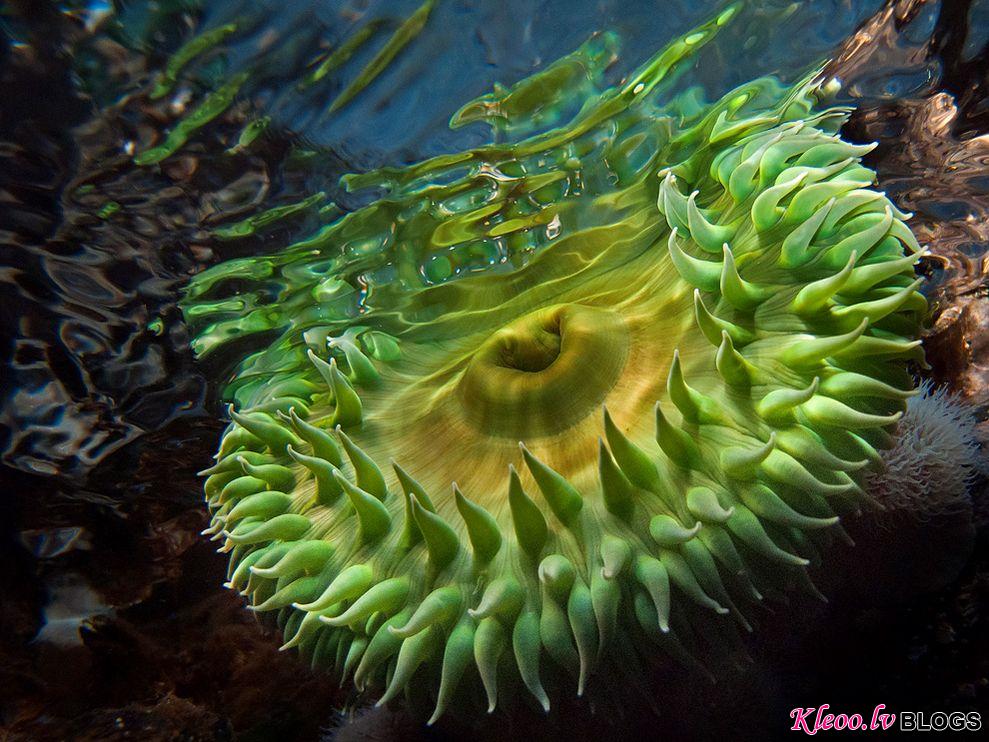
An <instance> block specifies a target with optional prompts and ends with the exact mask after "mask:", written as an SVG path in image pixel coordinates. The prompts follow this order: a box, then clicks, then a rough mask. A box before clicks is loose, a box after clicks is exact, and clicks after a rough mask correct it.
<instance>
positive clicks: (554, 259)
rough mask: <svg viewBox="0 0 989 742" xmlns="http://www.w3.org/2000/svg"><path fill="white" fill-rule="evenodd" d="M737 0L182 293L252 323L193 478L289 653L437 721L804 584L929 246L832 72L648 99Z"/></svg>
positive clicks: (853, 505)
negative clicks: (516, 129) (566, 119)
mask: <svg viewBox="0 0 989 742" xmlns="http://www.w3.org/2000/svg"><path fill="white" fill-rule="evenodd" d="M734 12H735V8H734V6H733V7H731V8H729V9H728V10H726V11H724V12H723V13H722V14H721V15H720V16H718V17H717V18H716V19H714V20H712V21H711V22H710V23H708V24H705V25H704V26H702V27H700V28H698V29H696V30H695V31H692V32H690V33H688V34H686V35H685V36H684V37H682V38H680V39H677V40H676V41H674V42H673V43H671V44H670V45H669V46H668V47H667V48H666V49H664V50H662V51H661V52H660V53H659V54H657V55H656V56H655V57H653V58H652V59H651V60H649V61H648V62H647V63H646V64H645V65H644V66H643V67H642V68H640V69H639V70H638V71H637V72H635V73H633V74H632V75H630V76H629V77H628V78H627V79H626V80H624V81H623V82H622V84H621V85H620V86H619V87H617V88H612V89H609V90H606V91H604V92H603V93H601V94H600V95H598V96H596V97H593V98H591V99H590V100H588V101H587V102H586V103H585V104H584V105H583V106H582V107H581V108H580V112H579V113H578V114H577V116H576V117H575V118H574V119H573V120H572V121H571V122H570V123H569V124H567V125H565V126H561V127H559V128H555V129H551V130H549V131H547V132H544V133H542V134H537V135H535V136H532V137H530V138H528V139H523V140H521V141H519V142H516V143H514V144H510V145H491V146H487V147H479V148H476V149H473V150H469V151H466V152H462V153H457V154H450V155H443V156H440V157H437V158H434V159H432V160H427V161H425V162H421V163H417V164H414V165H410V166H408V167H404V168H390V169H383V170H378V171H374V172H370V173H365V174H362V175H356V176H351V177H349V178H347V179H346V184H347V185H348V187H350V188H352V189H360V188H365V187H374V188H377V189H379V191H380V193H381V195H380V197H379V198H377V199H376V200H373V201H372V202H371V203H370V204H368V205H367V206H365V207H363V208H361V209H359V210H357V211H354V212H352V213H349V214H346V215H345V216H343V217H340V218H339V219H336V220H334V221H331V222H329V223H327V224H326V225H325V226H324V227H323V228H321V229H320V230H319V231H318V232H317V233H316V234H315V235H313V236H312V237H310V238H307V239H305V240H303V241H301V242H298V243H296V244H294V245H290V246H287V247H286V248H284V249H283V250H282V251H280V252H278V253H276V254H274V255H270V256H255V257H250V258H239V259H234V260H230V261H228V262H226V263H224V264H221V265H219V266H216V267H214V268H212V269H210V270H208V271H206V272H204V273H202V274H200V275H198V276H197V277H196V278H195V279H194V280H193V281H192V282H191V284H190V287H189V290H188V292H187V296H186V298H185V300H184V303H183V308H184V310H185V312H186V316H187V318H189V320H190V322H192V323H193V324H194V325H195V326H196V327H197V328H198V329H199V334H198V337H197V338H196V340H195V341H194V347H195V349H196V350H197V352H199V353H200V354H203V355H209V354H211V353H213V352H215V351H216V350H217V349H219V348H223V347H225V346H227V345H228V344H231V343H233V342H237V343H240V342H241V341H244V340H248V341H249V340H251V339H252V338H256V339H260V338H262V337H264V338H271V337H274V340H271V341H270V342H269V343H268V345H267V347H265V348H264V349H262V350H260V351H257V352H254V353H251V354H250V355H248V356H247V357H246V358H245V359H244V360H243V362H242V363H241V364H240V365H239V366H238V368H237V371H236V373H235V374H234V376H233V379H232V381H231V382H230V384H229V385H228V387H227V390H226V394H227V396H228V398H229V399H230V400H231V401H232V405H231V411H230V415H231V418H232V422H231V424H230V426H229V427H228V429H227V431H226V432H225V433H224V436H223V439H222V442H221V444H220V448H219V451H218V453H217V456H216V459H217V461H216V464H215V465H214V466H212V467H210V468H209V469H208V470H206V472H204V474H205V475H207V479H206V484H205V491H206V496H207V501H208V503H209V507H210V510H211V513H212V516H213V520H212V524H211V527H210V528H209V529H207V533H208V534H209V535H211V536H212V538H213V539H214V540H216V541H219V542H221V543H222V547H221V551H224V552H226V553H229V554H230V569H229V573H228V577H229V585H230V587H232V588H234V589H236V590H238V591H240V592H242V593H243V594H244V595H246V596H247V597H248V598H249V600H250V602H251V604H252V607H253V609H254V610H255V611H258V612H269V611H270V612H273V613H274V614H275V615H276V616H277V619H278V623H279V625H280V626H281V627H282V630H283V635H284V638H285V645H284V647H285V648H298V650H299V651H300V652H301V654H302V655H303V657H304V658H305V659H306V660H307V661H308V662H310V663H311V664H312V665H313V666H314V667H325V668H328V669H331V670H332V671H333V672H334V673H335V674H336V675H337V676H339V677H340V678H341V679H343V680H344V681H347V680H348V679H351V678H352V682H353V684H354V686H355V687H356V688H357V690H358V691H375V692H377V693H382V694H383V695H381V699H380V702H379V703H387V702H388V701H390V700H391V699H393V698H396V697H397V696H399V695H400V694H404V695H406V696H407V697H409V700H410V702H411V705H412V706H413V707H415V708H431V709H432V714H431V717H430V718H431V719H432V720H436V719H437V718H439V717H440V716H441V715H442V714H443V713H444V712H445V711H448V710H453V709H454V708H456V710H457V711H461V712H463V713H467V714H470V713H473V712H472V711H470V710H469V709H471V708H474V707H473V706H472V704H471V703H470V701H469V700H465V701H464V703H462V704H461V703H460V702H459V699H461V698H463V699H469V698H470V697H471V696H472V693H471V692H470V691H471V690H473V691H475V692H476V693H480V694H482V695H483V696H484V697H485V698H486V702H485V706H486V707H487V710H488V711H491V710H493V709H494V708H496V707H497V706H499V705H503V704H505V703H513V702H515V701H514V697H522V698H524V697H525V696H528V697H529V698H530V702H535V704H536V705H538V706H541V707H542V708H544V709H547V710H548V709H549V707H550V703H551V698H552V697H554V696H555V697H559V696H560V695H561V694H563V693H573V692H576V693H577V694H578V695H581V694H583V693H584V691H585V690H588V691H589V692H590V691H591V690H593V691H594V692H595V693H602V694H603V693H607V692H608V691H609V689H611V690H612V691H613V692H615V693H617V694H621V693H622V692H623V690H622V688H623V686H624V684H625V683H626V682H632V683H634V682H635V676H636V673H637V670H636V668H638V667H640V666H641V665H642V663H645V664H647V665H648V664H652V663H654V662H656V661H657V660H658V659H660V658H665V661H673V662H678V663H682V664H683V665H684V666H685V667H688V668H694V669H696V667H697V666H698V662H699V661H704V660H706V659H707V658H709V657H713V656H718V655H720V654H724V653H726V652H730V651H732V648H733V647H735V646H736V643H737V638H736V631H737V630H738V629H739V628H740V629H742V630H751V629H752V627H753V623H755V622H756V621H757V618H758V615H759V613H760V611H761V610H763V609H762V608H761V605H762V604H763V603H764V602H769V601H771V600H773V599H775V598H777V597H779V596H781V595H783V594H785V593H786V592H787V591H789V590H791V589H794V588H797V589H804V590H807V591H810V592H811V593H816V588H815V587H814V586H813V583H811V581H810V578H809V576H808V574H807V567H808V566H809V565H811V564H826V563H827V562H826V559H827V557H826V556H822V553H823V552H824V551H825V550H827V549H829V548H830V547H831V546H832V542H834V541H835V540H842V539H843V538H847V536H846V534H845V533H844V530H843V528H842V526H841V525H840V524H839V522H838V517H837V516H838V515H839V514H845V513H854V512H857V511H859V510H860V509H861V507H862V506H863V505H868V504H869V497H868V495H867V493H866V492H865V490H864V489H863V486H862V485H863V482H864V481H865V477H866V472H867V470H868V469H869V467H874V466H878V465H879V464H880V462H881V453H880V451H882V450H883V449H885V448H887V447H889V446H890V445H891V444H892V442H893V439H892V437H891V433H892V431H893V426H894V425H895V423H896V422H897V421H898V420H899V419H900V418H901V416H902V415H903V413H904V410H905V409H906V406H907V402H906V400H907V399H908V398H909V397H910V396H912V395H913V393H914V392H913V390H912V379H911V375H910V373H909V371H908V364H909V363H911V362H913V363H922V362H923V351H922V349H921V348H920V341H919V340H918V339H917V336H918V333H919V325H920V321H921V319H922V318H923V316H924V315H925V312H926V308H927V304H926V301H925V300H924V298H923V297H922V296H921V294H919V293H918V291H917V288H918V285H919V283H920V281H919V280H918V279H916V278H915V276H914V270H913V266H914V264H915V263H916V262H917V261H918V260H919V258H920V256H921V254H922V253H921V250H920V246H919V244H918V243H917V241H916V239H915V238H914V236H913V234H912V233H911V231H910V230H909V229H908V228H907V227H906V225H905V224H904V219H906V218H907V215H905V214H903V213H902V212H900V211H899V210H898V209H897V208H896V206H895V205H893V204H892V202H890V201H889V199H887V198H886V197H885V195H884V194H882V193H879V192H876V191H874V190H872V189H871V186H872V184H873V182H874V179H875V176H874V173H873V172H872V171H871V170H869V169H868V168H866V167H864V166H863V165H862V164H861V162H860V158H861V157H862V156H863V155H864V154H866V153H867V152H869V151H870V149H871V147H869V146H855V145H852V144H849V143H847V142H844V141H842V140H841V139H840V138H839V137H838V135H837V131H838V129H839V127H840V126H841V125H842V123H843V122H844V121H845V120H846V118H847V115H848V109H844V108H834V107H832V108H828V107H826V101H827V99H828V96H829V94H830V93H831V92H833V86H832V85H830V84H826V83H825V82H823V81H822V80H821V79H820V78H818V77H814V76H812V77H810V78H807V79H805V80H803V81H801V82H799V83H797V84H796V85H794V86H792V87H790V86H785V85H782V84H781V83H779V82H778V81H777V80H775V79H773V78H763V79H759V80H755V81H753V82H751V83H748V84H746V85H743V86H741V87H739V88H737V89H736V90H733V91H731V92H730V93H728V94H727V95H725V96H724V97H723V98H721V99H720V100H718V101H715V102H713V103H704V102H703V101H701V100H700V99H699V97H698V95H697V93H696V91H688V93H687V94H684V95H681V96H676V97H672V98H670V97H669V91H668V90H667V89H666V87H665V86H664V82H665V81H667V80H668V79H669V78H671V77H672V76H673V75H674V74H675V72H676V71H677V70H678V69H679V68H680V67H682V65H683V63H684V60H686V59H688V58H689V57H690V55H691V54H692V53H694V52H695V51H696V50H697V49H698V48H700V47H701V46H703V45H704V44H705V43H707V42H708V41H709V40H710V39H711V38H712V37H713V36H714V35H715V34H716V33H717V32H718V30H719V29H720V28H721V27H723V26H724V25H725V24H726V23H727V22H728V21H729V20H730V19H731V17H732V16H733V14H734ZM414 678H415V681H413V679H414ZM419 678H423V679H424V680H425V679H426V678H428V680H425V681H424V682H421V681H420V680H419ZM455 699H458V700H457V701H455ZM479 710H480V709H479ZM427 713H428V712H427Z"/></svg>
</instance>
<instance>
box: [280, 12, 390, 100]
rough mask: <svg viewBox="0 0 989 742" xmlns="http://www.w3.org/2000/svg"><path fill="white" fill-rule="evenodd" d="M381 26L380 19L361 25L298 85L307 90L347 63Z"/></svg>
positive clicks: (300, 88) (299, 87)
mask: <svg viewBox="0 0 989 742" xmlns="http://www.w3.org/2000/svg"><path fill="white" fill-rule="evenodd" d="M380 27H381V23H380V22H378V21H371V22H369V23H367V24H366V25H364V26H361V28H359V29H358V30H357V31H356V32H355V33H354V34H353V35H351V36H350V37H349V38H347V39H346V40H345V41H344V42H343V43H342V44H340V46H339V47H337V48H336V49H334V50H332V51H331V52H330V53H329V54H327V55H326V57H325V59H323V60H322V61H321V62H320V63H319V64H318V65H317V66H316V67H315V69H313V71H312V72H310V73H309V74H307V75H306V76H305V77H303V78H302V79H301V80H300V81H299V83H298V85H297V87H298V89H299V90H306V89H308V88H311V87H313V86H314V85H316V84H317V83H318V82H320V81H321V80H322V79H323V78H325V77H326V76H327V75H328V74H330V73H331V72H333V71H335V70H337V69H339V68H340V67H342V66H343V65H345V64H346V63H347V62H348V61H349V60H350V58H351V57H352V56H354V53H355V52H356V51H357V50H358V49H360V48H361V47H362V46H363V45H364V43H365V42H366V41H368V40H369V39H370V38H371V37H372V36H374V34H375V33H376V32H377V30H378V29H379V28H380Z"/></svg>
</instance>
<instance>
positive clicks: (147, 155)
mask: <svg viewBox="0 0 989 742" xmlns="http://www.w3.org/2000/svg"><path fill="white" fill-rule="evenodd" d="M248 79H250V73H249V72H246V71H245V72H239V73H237V74H236V75H234V76H233V77H231V78H230V79H229V80H228V81H227V82H225V83H224V84H223V85H221V86H220V87H219V88H217V89H216V90H215V91H213V92H212V93H210V94H208V95H207V96H206V98H205V99H204V100H203V102H202V103H200V104H199V106H198V107H197V108H196V109H195V110H194V111H192V112H191V113H190V114H189V115H187V116H186V117H185V118H183V119H181V120H180V121H179V122H178V123H177V124H176V125H175V126H174V127H172V129H171V131H169V132H168V135H167V136H166V137H165V141H164V142H162V143H161V144H159V145H157V146H155V147H150V148H148V149H146V150H144V151H143V152H140V153H138V154H137V155H135V157H134V164H136V165H154V164H157V163H159V162H161V161H162V160H164V159H165V158H167V157H170V156H171V155H173V154H175V153H176V152H177V151H178V150H179V149H181V148H182V147H183V146H184V145H185V143H186V142H187V141H189V137H191V136H192V135H193V134H195V133H196V132H197V131H198V130H199V129H201V128H203V127H204V126H206V124H208V123H209V122H210V121H212V120H213V119H215V118H216V117H217V116H219V115H220V114H222V113H223V112H224V111H226V110H227V109H228V108H229V107H230V104H231V103H233V101H234V99H235V98H236V97H237V93H238V92H240V89H241V86H243V84H244V83H245V82H247V80H248Z"/></svg>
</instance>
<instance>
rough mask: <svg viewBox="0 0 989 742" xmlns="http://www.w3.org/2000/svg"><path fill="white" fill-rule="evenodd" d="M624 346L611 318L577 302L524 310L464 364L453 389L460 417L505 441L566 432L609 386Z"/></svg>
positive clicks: (624, 334) (621, 330) (623, 334)
mask: <svg viewBox="0 0 989 742" xmlns="http://www.w3.org/2000/svg"><path fill="white" fill-rule="evenodd" d="M628 345H629V333H628V330H627V329H626V327H625V323H624V322H623V321H622V318H621V316H620V315H619V314H617V313H616V312H612V311H609V310H607V309H598V308H595V307H588V306H581V305H579V304H566V305H559V306H554V307H548V308H546V309H542V310H538V311H535V312H532V313H530V314H528V315H526V316H524V317H521V318H520V319H518V320H516V321H515V322H512V323H511V324H509V325H506V326H505V327H503V328H501V329H500V330H498V331H497V332H495V333H494V334H493V335H492V336H491V337H490V338H489V339H488V340H487V341H486V342H485V343H484V344H483V345H482V346H481V347H480V348H479V349H478V351H477V353H476V354H475V355H474V357H473V358H472V359H471V360H470V363H469V364H468V366H467V369H466V371H465V372H464V375H463V377H462V378H461V379H460V382H459V384H458V385H457V390H458V396H459V399H460V403H461V405H462V406H463V409H464V412H465V417H466V418H467V420H468V421H469V422H470V423H471V425H473V426H474V427H475V428H476V429H477V430H480V431H484V433H485V434H488V435H499V436H503V437H507V438H531V437H542V436H545V435H553V434H555V433H559V432H560V431H563V430H566V429H567V428H569V427H571V426H572V425H573V424H574V423H576V422H578V421H580V420H582V419H583V418H585V417H586V416H588V415H589V414H591V413H592V412H593V411H595V410H596V408H597V407H598V406H599V405H600V404H601V402H602V401H603V400H604V398H605V397H606V396H607V394H608V392H609V391H611V389H612V388H613V387H614V385H615V382H616V381H617V380H618V378H619V376H620V375H621V373H622V370H623V368H624V366H625V362H626V360H627V358H628V350H629V348H628Z"/></svg>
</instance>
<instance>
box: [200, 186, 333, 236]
mask: <svg viewBox="0 0 989 742" xmlns="http://www.w3.org/2000/svg"><path fill="white" fill-rule="evenodd" d="M324 200H326V194H325V193H324V192H322V191H320V192H318V193H314V194H313V195H312V196H309V197H308V198H304V199H302V200H301V201H297V202H295V203H291V204H285V205H284V206H275V207H273V208H270V209H268V210H266V211H263V212H261V213H260V214H252V215H251V216H249V217H247V218H246V219H243V220H241V221H239V222H237V223H236V224H231V225H229V226H225V227H218V228H217V229H214V230H213V232H212V234H213V236H214V237H216V238H217V239H219V240H234V239H239V238H241V237H249V236H251V235H253V234H255V233H257V232H259V231H262V230H264V229H265V228H267V227H270V226H272V225H274V224H277V223H279V222H282V221H285V220H286V219H289V218H291V217H293V216H295V215H297V214H301V213H304V212H306V211H309V210H311V209H312V208H313V207H314V206H316V205H317V204H320V203H322V202H323V201H324Z"/></svg>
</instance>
